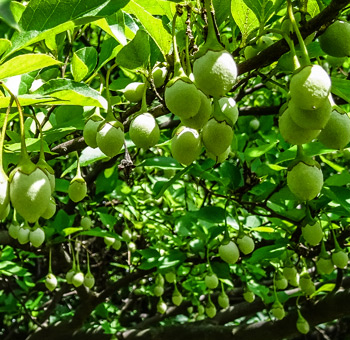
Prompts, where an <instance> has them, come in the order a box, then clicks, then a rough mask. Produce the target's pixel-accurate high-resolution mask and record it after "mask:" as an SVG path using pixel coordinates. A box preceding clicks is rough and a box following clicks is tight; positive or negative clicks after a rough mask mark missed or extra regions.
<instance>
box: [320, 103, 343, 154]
mask: <svg viewBox="0 0 350 340" xmlns="http://www.w3.org/2000/svg"><path fill="white" fill-rule="evenodd" d="M317 138H318V140H319V141H320V142H321V143H322V144H323V145H324V146H326V147H327V148H331V149H342V148H344V147H345V146H346V145H347V144H348V143H349V142H350V118H349V116H348V115H347V114H346V113H344V114H342V113H340V112H338V111H337V110H333V111H332V113H331V116H330V118H329V120H328V123H327V125H326V126H325V127H324V129H323V130H322V131H321V132H320V134H319V135H318V137H317Z"/></svg>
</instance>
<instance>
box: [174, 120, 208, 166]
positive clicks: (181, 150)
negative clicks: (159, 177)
mask: <svg viewBox="0 0 350 340" xmlns="http://www.w3.org/2000/svg"><path fill="white" fill-rule="evenodd" d="M201 151H202V143H201V138H200V135H199V133H198V131H197V130H194V129H191V128H188V127H184V126H181V127H180V128H179V129H178V130H177V131H176V133H175V135H174V137H173V138H172V140H171V153H172V156H173V157H174V158H175V159H176V160H177V161H178V162H179V163H181V164H184V165H190V164H191V163H193V161H194V160H196V158H197V157H198V156H199V155H200V153H201Z"/></svg>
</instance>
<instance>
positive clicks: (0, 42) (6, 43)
mask: <svg viewBox="0 0 350 340" xmlns="http://www.w3.org/2000/svg"><path fill="white" fill-rule="evenodd" d="M11 46H12V43H11V41H10V40H8V39H0V56H1V55H2V54H4V53H5V52H6V51H7V50H8V49H9V48H10V47H11Z"/></svg>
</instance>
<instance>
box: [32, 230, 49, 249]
mask: <svg viewBox="0 0 350 340" xmlns="http://www.w3.org/2000/svg"><path fill="white" fill-rule="evenodd" d="M29 241H30V243H31V244H32V245H33V246H34V247H35V248H38V247H40V246H41V245H42V244H43V243H44V241H45V232H44V230H43V229H42V228H40V227H38V228H36V229H35V230H31V231H30V233H29Z"/></svg>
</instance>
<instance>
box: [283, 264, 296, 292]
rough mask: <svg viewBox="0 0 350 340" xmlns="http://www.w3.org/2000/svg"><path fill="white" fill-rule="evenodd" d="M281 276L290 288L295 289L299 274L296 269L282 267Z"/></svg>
mask: <svg viewBox="0 0 350 340" xmlns="http://www.w3.org/2000/svg"><path fill="white" fill-rule="evenodd" d="M283 275H284V277H285V278H286V279H287V280H288V283H289V284H290V285H291V286H294V287H297V286H299V274H298V271H297V269H296V268H295V267H294V266H293V267H284V268H283Z"/></svg>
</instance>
